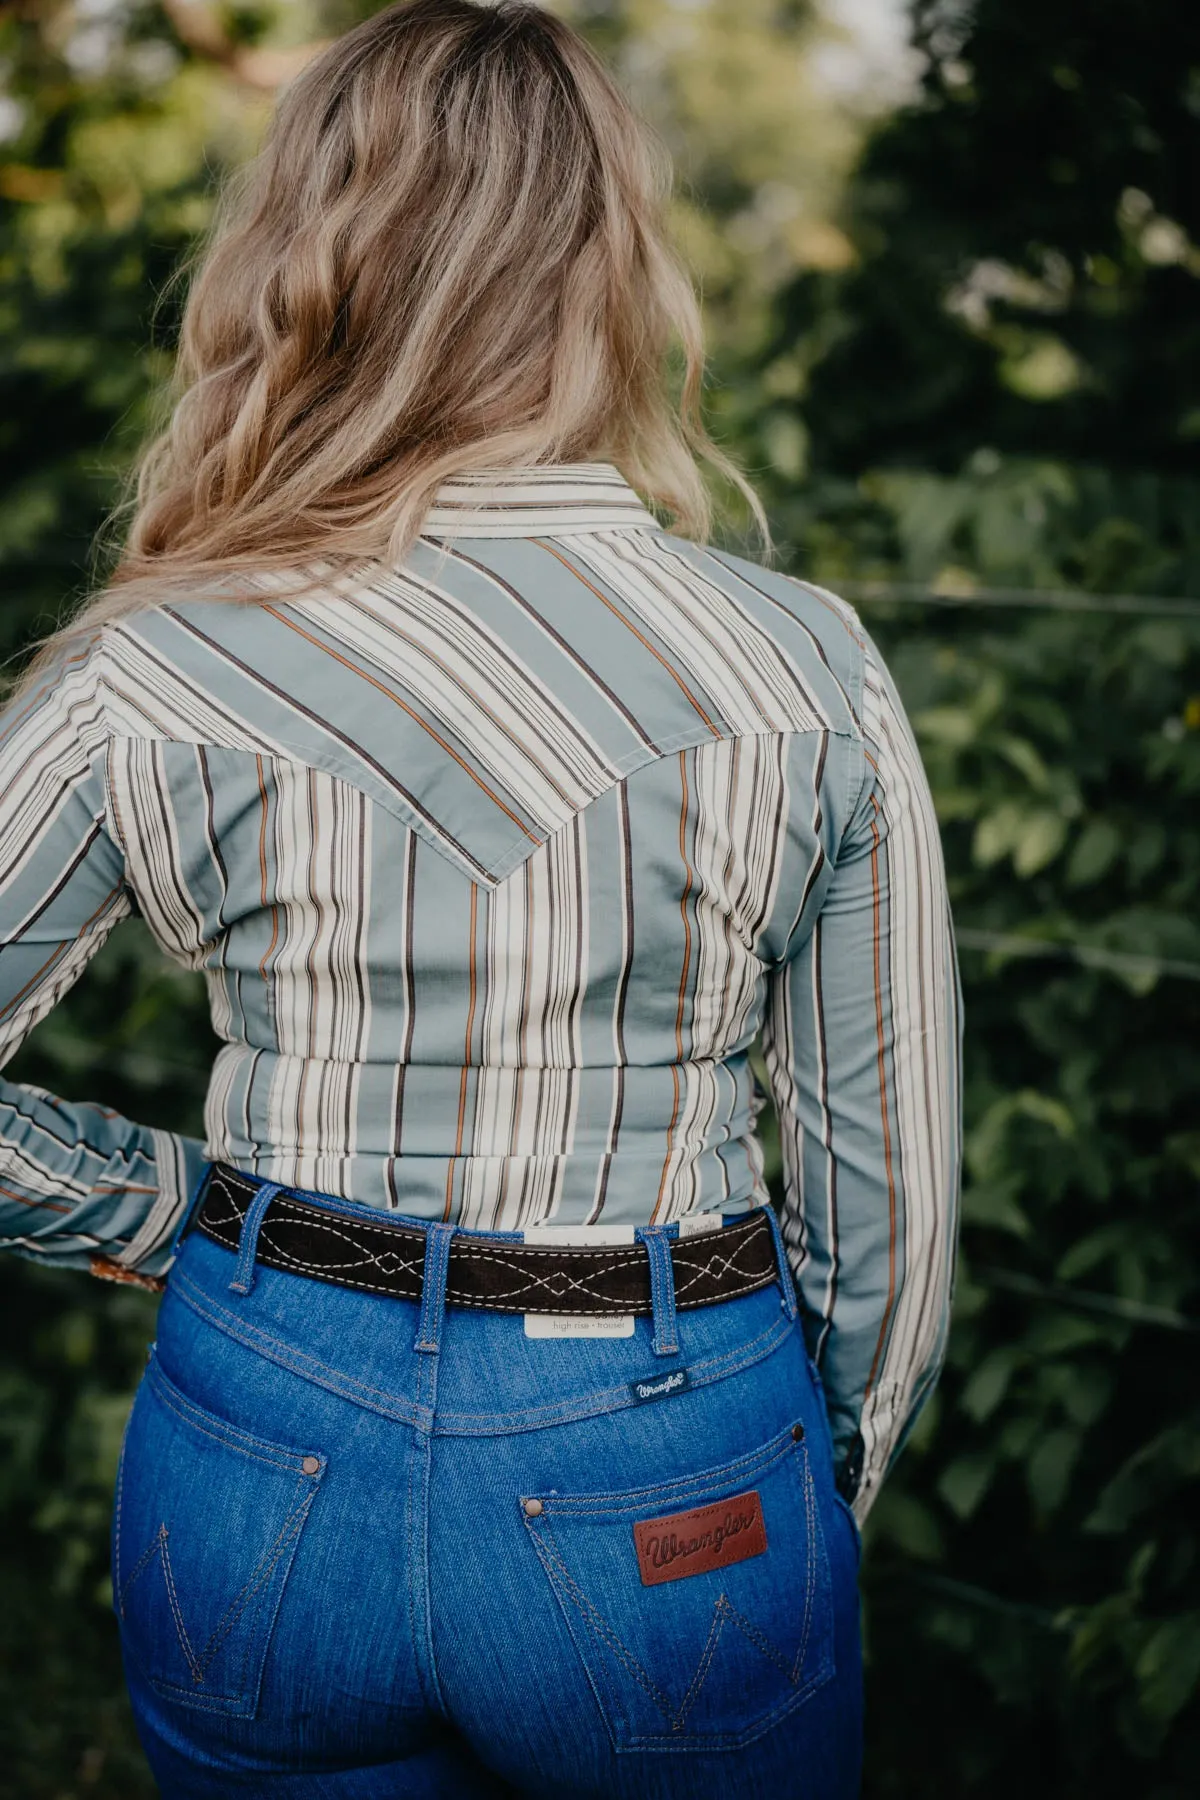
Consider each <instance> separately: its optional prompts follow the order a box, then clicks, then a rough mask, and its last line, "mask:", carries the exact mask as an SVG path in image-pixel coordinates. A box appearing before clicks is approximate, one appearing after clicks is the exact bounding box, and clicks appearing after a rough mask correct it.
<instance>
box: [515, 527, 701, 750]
mask: <svg viewBox="0 0 1200 1800" xmlns="http://www.w3.org/2000/svg"><path fill="white" fill-rule="evenodd" d="M533 541H534V543H535V544H540V545H541V547H542V549H543V550H548V551H549V552H550V554H551V556H555V557H557V558H558V560H559V562H560V563H561V564H562V566H563V568H564V569H569V570H570V572H571V574H572V575H574V577H575V579H576V580H577V581H582V583H583V585H584V587H585V588H590V589H591V591H592V593H593V594H595V596H596V598H597V600H599V602H600V604H601V605H602V606H606V607H607V608H608V610H609V612H610V613H611V614H612V615H613V618H614V619H619V620H620V622H621V624H622V625H624V627H625V629H626V631H631V632H632V633H633V635H634V637H635V638H636V639H637V640H638V642H639V644H642V645H644V647H645V648H646V649H647V650H648V651H649V652H650V654H651V656H652V657H653V658H654V660H655V661H656V662H659V663H661V664H662V666H663V668H664V669H665V670H666V671H667V674H668V675H669V676H670V677H671V680H672V681H673V682H674V683H675V685H676V687H677V688H678V689H679V691H680V693H681V694H683V696H684V697H685V699H686V700H687V701H688V704H689V705H690V706H691V707H692V708H693V709H694V710H695V711H696V712H697V713H698V714H699V716H700V717H701V718H702V719H703V720H704V723H705V724H706V725H707V726H708V729H709V730H710V731H711V732H712V734H713V736H714V737H715V738H719V737H721V736H723V735H724V734H723V733H722V732H721V731H720V729H719V728H718V727H717V726H716V725H714V724H713V722H712V720H711V719H710V718H709V716H708V714H707V713H706V712H705V710H704V708H703V707H702V706H701V704H700V702H699V700H697V698H696V696H695V694H693V692H692V690H691V688H690V687H689V686H688V685H687V683H686V681H684V679H683V677H682V676H681V675H680V674H679V673H678V671H677V670H675V669H673V668H672V667H671V665H670V663H669V662H668V661H667V659H666V657H665V656H663V654H662V653H661V651H658V650H656V649H655V648H654V645H653V644H652V643H651V642H650V639H649V638H648V637H646V636H644V635H643V633H642V632H640V631H639V630H638V628H637V626H636V625H634V624H633V623H632V621H631V620H629V619H627V618H626V617H625V614H624V613H623V612H622V611H621V609H620V607H618V606H614V605H613V603H612V601H611V600H610V599H609V598H608V595H607V594H605V593H603V592H602V591H601V590H600V589H599V588H598V587H596V585H595V584H594V583H593V582H591V581H589V580H588V578H587V576H586V575H585V574H584V573H583V571H582V570H581V569H577V568H576V567H575V565H574V563H572V562H568V561H567V558H566V557H565V556H563V554H562V553H561V551H559V550H556V549H555V547H554V545H553V544H550V543H547V542H546V540H545V539H544V538H534V540H533Z"/></svg>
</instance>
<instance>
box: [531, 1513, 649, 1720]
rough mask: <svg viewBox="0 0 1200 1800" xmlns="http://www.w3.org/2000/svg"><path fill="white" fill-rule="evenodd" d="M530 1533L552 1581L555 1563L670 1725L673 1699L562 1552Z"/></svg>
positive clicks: (576, 1598) (581, 1605)
mask: <svg viewBox="0 0 1200 1800" xmlns="http://www.w3.org/2000/svg"><path fill="white" fill-rule="evenodd" d="M546 1535H547V1536H548V1537H549V1536H550V1533H549V1531H547V1533H546ZM530 1536H531V1537H532V1538H533V1547H534V1549H535V1550H536V1551H537V1553H538V1556H539V1558H540V1559H541V1562H542V1565H543V1567H545V1569H546V1573H547V1574H548V1575H549V1576H550V1579H551V1580H552V1581H553V1579H554V1576H553V1572H552V1571H551V1569H550V1567H549V1564H550V1563H553V1564H554V1567H555V1568H556V1569H557V1570H558V1571H559V1574H560V1575H561V1577H562V1580H563V1585H564V1586H565V1587H566V1590H567V1593H568V1595H569V1596H570V1598H571V1600H572V1601H573V1602H574V1604H575V1605H576V1606H577V1607H578V1608H579V1610H580V1612H581V1613H583V1614H584V1616H585V1617H590V1618H591V1619H592V1620H594V1621H595V1622H596V1623H597V1624H598V1625H601V1626H603V1628H604V1629H603V1631H602V1632H601V1633H600V1634H599V1635H600V1636H601V1637H603V1639H604V1641H605V1643H607V1645H608V1647H609V1649H610V1650H611V1651H612V1653H613V1655H614V1656H615V1657H616V1659H617V1661H618V1662H619V1663H620V1664H621V1666H622V1667H623V1668H624V1669H625V1670H626V1671H627V1672H628V1673H629V1674H630V1675H632V1676H633V1679H634V1680H635V1681H636V1682H637V1684H638V1686H639V1687H641V1688H642V1689H643V1690H644V1691H645V1692H646V1693H647V1694H648V1695H649V1696H650V1698H651V1700H653V1702H654V1704H655V1706H657V1707H658V1709H659V1711H660V1712H661V1713H662V1714H663V1716H664V1718H665V1719H666V1720H667V1723H668V1724H670V1723H671V1722H672V1712H671V1702H670V1701H669V1700H668V1699H667V1697H666V1695H665V1694H664V1693H662V1692H661V1690H660V1689H659V1688H657V1687H656V1686H655V1684H654V1682H653V1681H652V1680H651V1679H650V1677H649V1675H647V1673H646V1671H645V1669H643V1667H642V1665H641V1663H640V1662H639V1661H638V1660H637V1658H636V1657H635V1656H634V1655H633V1653H632V1652H631V1651H630V1650H628V1649H626V1647H625V1645H624V1643H622V1641H621V1639H620V1637H619V1636H618V1634H617V1633H616V1632H615V1631H614V1630H613V1628H612V1626H611V1625H610V1624H609V1622H608V1620H607V1619H606V1618H605V1617H604V1614H603V1613H602V1612H600V1611H598V1609H597V1608H596V1606H595V1605H594V1603H593V1602H592V1601H591V1600H589V1599H588V1597H587V1595H586V1594H585V1593H584V1591H583V1589H582V1588H581V1587H580V1586H579V1583H578V1582H577V1581H576V1580H575V1577H574V1576H573V1575H572V1574H571V1572H570V1570H569V1569H568V1568H567V1566H566V1564H565V1563H564V1562H563V1560H562V1557H561V1555H560V1554H558V1553H557V1551H556V1550H549V1549H545V1550H544V1549H543V1546H542V1544H541V1543H540V1542H539V1540H538V1538H537V1537H536V1536H535V1535H534V1533H533V1532H530ZM550 1541H551V1543H553V1542H554V1540H553V1537H551V1538H550Z"/></svg>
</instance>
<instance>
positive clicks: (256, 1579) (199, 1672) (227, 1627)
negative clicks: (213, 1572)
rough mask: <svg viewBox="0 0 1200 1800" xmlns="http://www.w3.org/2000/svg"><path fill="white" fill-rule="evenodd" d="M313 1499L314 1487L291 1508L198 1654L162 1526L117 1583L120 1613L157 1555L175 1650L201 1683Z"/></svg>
mask: <svg viewBox="0 0 1200 1800" xmlns="http://www.w3.org/2000/svg"><path fill="white" fill-rule="evenodd" d="M296 1485H297V1491H299V1489H300V1488H302V1487H303V1486H304V1482H303V1480H301V1481H299V1482H298V1483H297V1484H296ZM315 1497H316V1488H315V1487H311V1488H310V1489H309V1491H308V1493H307V1494H305V1496H304V1498H303V1499H302V1501H301V1502H300V1505H299V1506H295V1507H293V1508H292V1510H291V1511H290V1512H289V1514H288V1516H287V1518H286V1519H285V1520H284V1523H283V1527H282V1529H281V1530H280V1532H279V1535H278V1537H277V1538H276V1539H275V1542H274V1543H273V1544H272V1545H271V1546H270V1548H269V1549H268V1550H267V1551H266V1553H265V1554H264V1556H263V1557H262V1559H261V1561H260V1562H259V1564H258V1566H257V1568H256V1569H255V1570H254V1572H253V1574H252V1575H251V1576H250V1579H249V1580H248V1581H247V1582H246V1584H245V1586H244V1587H243V1588H242V1589H241V1591H240V1593H237V1594H235V1595H234V1597H233V1599H232V1600H231V1601H230V1603H229V1605H228V1606H227V1607H226V1609H225V1612H224V1613H223V1615H222V1617H221V1619H220V1620H219V1622H218V1623H217V1625H216V1626H215V1627H214V1629H213V1631H212V1633H211V1635H210V1636H209V1639H208V1642H207V1643H206V1644H205V1646H204V1649H203V1650H202V1651H201V1652H200V1654H199V1656H197V1654H196V1652H195V1650H194V1649H193V1647H192V1642H191V1639H190V1638H189V1636H188V1632H187V1626H186V1625H185V1623H184V1619H183V1609H182V1607H181V1606H180V1602H179V1595H178V1591H177V1589H176V1586H175V1572H174V1570H173V1569H172V1567H171V1556H170V1550H169V1548H168V1539H169V1538H170V1532H169V1531H168V1530H167V1527H166V1525H165V1523H164V1524H161V1525H160V1526H159V1528H158V1533H157V1535H156V1536H155V1537H154V1538H153V1539H152V1540H151V1542H150V1544H149V1545H148V1546H147V1548H146V1549H145V1550H144V1551H143V1552H142V1554H141V1556H139V1558H138V1560H137V1562H136V1563H135V1564H134V1566H133V1568H132V1569H131V1570H130V1572H129V1574H128V1576H127V1577H126V1578H125V1580H124V1582H122V1584H121V1590H120V1595H119V1600H120V1610H121V1612H122V1614H124V1611H125V1600H126V1596H127V1595H128V1593H129V1591H130V1589H131V1588H132V1587H133V1584H134V1582H135V1581H137V1579H138V1577H139V1576H140V1575H142V1574H143V1573H144V1571H145V1570H146V1568H147V1567H148V1566H149V1564H150V1563H151V1562H153V1560H154V1558H155V1556H156V1555H157V1556H158V1558H159V1560H160V1562H161V1563H162V1571H163V1581H164V1584H165V1586H166V1590H167V1600H168V1603H169V1605H170V1608H171V1617H172V1619H173V1620H174V1623H175V1631H176V1633H177V1635H178V1638H179V1647H180V1649H181V1650H182V1651H183V1654H184V1657H185V1659H186V1661H187V1665H188V1667H189V1669H190V1670H191V1672H192V1679H193V1680H194V1681H197V1682H202V1681H203V1680H204V1672H205V1670H206V1669H207V1668H208V1667H209V1665H210V1663H211V1662H212V1660H213V1657H214V1656H215V1655H216V1654H217V1651H218V1650H219V1649H220V1647H221V1645H222V1643H223V1642H224V1641H225V1639H226V1638H227V1637H228V1636H229V1633H230V1632H231V1631H232V1630H233V1628H234V1626H235V1625H236V1624H237V1622H238V1620H239V1619H240V1618H241V1616H242V1614H243V1613H244V1612H245V1610H246V1608H247V1607H248V1606H249V1604H250V1602H251V1601H252V1600H253V1599H254V1596H255V1594H257V1593H258V1591H259V1589H260V1588H262V1587H264V1586H265V1585H266V1583H267V1582H268V1581H269V1580H270V1579H271V1576H272V1575H273V1574H274V1572H275V1567H276V1565H277V1563H278V1562H279V1559H280V1557H281V1556H282V1555H283V1553H284V1551H285V1550H286V1549H287V1547H288V1545H289V1544H290V1543H291V1542H292V1540H293V1539H294V1538H296V1537H298V1536H299V1534H300V1530H301V1527H302V1526H303V1524H304V1521H305V1519H306V1518H307V1517H308V1512H309V1508H310V1507H311V1506H312V1503H313V1500H314V1498H315Z"/></svg>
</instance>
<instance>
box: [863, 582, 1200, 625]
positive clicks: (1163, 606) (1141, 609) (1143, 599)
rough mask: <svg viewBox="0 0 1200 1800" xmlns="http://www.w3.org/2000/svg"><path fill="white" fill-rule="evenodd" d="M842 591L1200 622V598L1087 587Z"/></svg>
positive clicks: (905, 585)
mask: <svg viewBox="0 0 1200 1800" xmlns="http://www.w3.org/2000/svg"><path fill="white" fill-rule="evenodd" d="M837 591H838V593H839V594H841V595H843V596H844V597H845V599H847V600H852V601H854V602H855V603H856V604H860V603H861V604H869V603H871V602H872V601H878V602H881V603H883V602H888V601H893V600H894V601H898V602H899V603H900V604H901V605H906V606H913V605H917V606H957V607H961V608H963V609H964V610H966V611H968V612H969V611H970V610H971V608H972V607H975V606H978V607H986V606H1000V607H1004V606H1012V607H1018V608H1024V609H1027V610H1028V609H1032V610H1041V611H1044V612H1073V613H1130V614H1135V615H1138V614H1140V615H1141V616H1143V617H1146V618H1176V619H1200V600H1192V599H1186V598H1180V597H1178V596H1172V595H1168V594H1089V593H1087V592H1086V591H1085V590H1084V589H1082V588H1003V587H979V588H963V589H962V590H960V591H959V592H957V593H955V592H951V591H945V590H943V589H941V588H936V587H930V586H928V585H927V584H925V583H923V582H912V581H897V582H890V581H843V582H840V583H839V584H838V589H837Z"/></svg>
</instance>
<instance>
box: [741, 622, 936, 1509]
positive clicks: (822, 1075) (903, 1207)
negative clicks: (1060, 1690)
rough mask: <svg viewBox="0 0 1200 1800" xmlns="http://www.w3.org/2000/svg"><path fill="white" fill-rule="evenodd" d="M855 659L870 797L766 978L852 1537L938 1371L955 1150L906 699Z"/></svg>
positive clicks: (801, 1261)
mask: <svg viewBox="0 0 1200 1800" xmlns="http://www.w3.org/2000/svg"><path fill="white" fill-rule="evenodd" d="M858 629H860V630H861V628H860V627H859V628H858ZM863 643H864V650H865V657H864V666H863V692H862V726H863V739H862V744H861V759H860V761H861V784H860V785H859V787H858V791H857V794H855V793H854V792H853V788H852V793H851V806H850V811H849V815H848V821H847V825H846V829H845V831H844V833H843V835H842V838H841V841H840V843H839V844H838V847H837V849H836V852H835V853H834V868H833V870H832V872H831V873H830V875H829V879H828V885H827V887H826V889H825V895H824V899H823V903H822V904H821V906H820V910H819V912H818V913H817V914H816V917H815V920H813V919H805V920H804V921H803V923H802V925H800V926H798V927H797V935H796V941H793V942H790V943H789V944H788V946H787V949H786V953H785V955H784V956H783V957H782V958H781V959H780V961H779V962H778V963H777V964H776V965H775V967H774V968H773V971H772V976H771V984H770V989H769V993H768V1001H767V1010H766V1018H765V1024H764V1033H763V1040H764V1051H765V1055H766V1063H767V1069H768V1073H769V1077H770V1083H771V1087H772V1090H773V1093H774V1099H775V1104H776V1109H777V1111H778V1114H779V1121H780V1134H781V1142H782V1151H783V1175H784V1217H783V1230H784V1239H785V1243H786V1245H787V1248H788V1254H789V1257H790V1259H791V1261H792V1265H793V1268H794V1270H795V1273H796V1280H797V1287H798V1289H799V1292H800V1297H801V1301H802V1306H803V1310H804V1313H805V1326H806V1335H807V1337H808V1340H809V1350H810V1353H811V1355H812V1357H813V1360H814V1362H815V1363H816V1365H817V1368H818V1370H819V1372H820V1375H821V1379H822V1381H823V1384H824V1388H825V1396H826V1402H827V1406H828V1410H829V1415H830V1424H831V1427H832V1432H833V1438H834V1449H835V1454H836V1458H837V1462H838V1485H839V1487H840V1489H841V1491H842V1493H843V1495H844V1496H845V1497H846V1498H847V1499H848V1500H849V1501H850V1502H851V1503H852V1505H853V1508H854V1511H855V1513H856V1515H857V1516H858V1518H859V1519H860V1520H861V1519H863V1518H865V1516H866V1513H867V1511H868V1510H869V1508H870V1506H871V1504H872V1502H873V1500H874V1498H875V1495H876V1494H877V1492H878V1489H879V1484H880V1482H881V1481H882V1480H883V1477H884V1475H885V1474H886V1472H887V1470H888V1469H889V1467H890V1466H891V1464H892V1462H893V1461H894V1459H895V1457H896V1454H897V1452H898V1451H899V1449H900V1447H901V1445H902V1444H903V1442H904V1440H905V1438H906V1436H907V1435H908V1432H909V1431H910V1429H911V1427H912V1425H913V1423H914V1422H915V1419H916V1416H917V1413H918V1411H919V1410H920V1408H921V1406H922V1404H923V1403H924V1401H925V1399H926V1398H927V1397H928V1395H929V1393H930V1391H931V1389H932V1387H933V1385H934V1383H935V1381H936V1379H937V1377H938V1374H939V1372H940V1369H941V1366H942V1362H943V1359H944V1356H945V1347H946V1337H947V1330H948V1325H949V1315H950V1302H951V1296H952V1289H953V1281H954V1270H955V1255H956V1244H957V1231H958V1215H959V1186H960V1164H961V1141H962V1124H961V1056H962V995H961V987H960V983H959V974H958V964H957V959H956V955H955V948H954V937H953V928H952V924H951V919H950V909H949V903H948V899H947V892H946V879H945V872H944V866H943V861H942V853H941V845H940V841H939V837H938V828H937V821H936V818H935V816H934V811H933V803H932V799H931V796H930V792H929V785H928V782H927V780H926V776H925V772H924V770H923V768H922V766H921V760H920V755H919V753H918V750H917V747H916V744H915V742H914V739H913V736H912V731H911V728H910V726H909V723H908V720H907V718H906V717H905V714H904V710H903V707H902V705H901V703H900V699H899V696H898V694H897V693H896V690H895V687H894V685H893V683H892V680H891V678H890V676H889V674H888V672H887V671H886V669H885V668H884V666H883V663H882V660H881V659H880V657H879V655H878V652H877V651H876V650H875V648H874V646H873V645H872V643H871V641H870V638H869V637H867V636H866V635H865V634H863Z"/></svg>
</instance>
